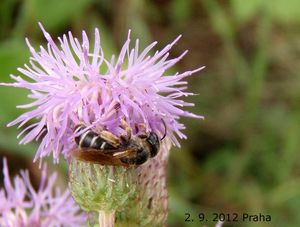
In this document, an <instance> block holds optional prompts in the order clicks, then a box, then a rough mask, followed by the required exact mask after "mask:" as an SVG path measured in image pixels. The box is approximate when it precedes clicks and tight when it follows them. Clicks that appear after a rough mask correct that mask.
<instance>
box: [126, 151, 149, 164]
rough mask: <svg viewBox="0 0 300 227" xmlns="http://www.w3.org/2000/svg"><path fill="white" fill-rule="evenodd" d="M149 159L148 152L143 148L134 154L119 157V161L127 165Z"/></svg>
mask: <svg viewBox="0 0 300 227" xmlns="http://www.w3.org/2000/svg"><path fill="white" fill-rule="evenodd" d="M148 159H149V154H148V152H146V151H145V150H141V151H138V152H137V154H136V155H135V156H132V157H124V158H120V160H121V162H123V163H125V164H127V165H142V164H143V163H145V162H146V161H147V160H148Z"/></svg>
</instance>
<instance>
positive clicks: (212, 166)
mask: <svg viewBox="0 0 300 227" xmlns="http://www.w3.org/2000/svg"><path fill="white" fill-rule="evenodd" d="M38 21H40V22H42V23H43V25H44V26H45V28H46V29H47V30H48V32H49V33H50V34H51V35H52V36H53V37H57V36H61V35H62V34H63V33H65V32H67V31H69V30H71V31H72V32H73V33H74V34H75V36H77V37H80V36H81V30H82V29H84V30H86V31H87V32H88V34H90V37H91V39H92V40H93V38H92V37H93V29H94V27H98V28H99V29H100V32H101V38H102V46H103V48H104V50H105V53H106V56H107V55H110V54H112V53H117V52H118V50H119V49H120V47H121V45H122V43H123V41H124V40H125V37H126V34H127V31H128V29H129V28H131V29H132V34H133V37H134V38H137V37H138V38H140V40H141V43H142V47H145V46H146V45H147V44H149V43H150V42H152V41H154V40H157V41H159V44H158V46H157V48H162V47H164V46H165V45H166V44H168V43H169V42H171V41H172V40H173V39H174V38H175V37H176V36H177V35H178V34H182V35H183V38H182V39H181V40H180V42H179V43H178V44H177V45H175V46H174V48H173V49H172V51H171V56H173V57H175V56H178V55H179V54H180V53H182V52H183V51H184V50H186V49H189V50H190V51H189V54H188V55H187V56H186V57H185V58H184V59H183V60H182V61H181V62H180V63H179V64H178V65H177V69H176V70H178V71H180V72H183V71H186V70H190V69H193V68H196V67H199V66H202V65H205V66H207V67H206V69H205V70H203V71H202V72H200V73H197V75H194V76H192V77H190V78H189V84H190V87H189V90H190V91H193V92H194V93H197V94H199V96H193V97H191V98H189V101H192V102H194V103H196V107H194V108H190V109H189V110H190V111H193V112H196V113H198V114H203V115H204V116H205V117H206V119H205V120H204V121H197V120H194V119H183V120H182V121H183V122H184V123H185V124H186V126H187V130H186V131H185V133H186V134H187V136H188V140H187V141H182V148H180V149H176V148H174V149H173V150H172V152H171V156H170V162H169V166H168V170H169V172H168V187H169V193H170V214H169V219H168V225H169V226H175V227H177V226H203V224H201V223H200V222H199V221H198V219H197V215H198V214H199V213H205V214H206V215H207V216H211V215H212V214H213V213H224V214H227V213H229V214H232V213H239V214H241V213H251V214H259V213H262V214H269V215H271V217H272V222H269V223H263V222H257V223H254V222H252V223H251V222H248V221H245V222H238V223H235V222H231V223H226V224H225V225H224V226H300V215H299V214H300V190H299V189H300V164H299V161H300V156H299V153H298V152H297V151H298V150H299V148H298V147H299V143H300V103H299V102H300V76H299V71H300V64H299V60H300V2H299V1H298V0H289V1H286V0H273V1H264V0H248V1H246V0H228V1H225V0H219V1H217V0H147V1H144V0H119V1H109V0H98V1H96V0H51V1H49V0H1V1H0V80H1V81H5V82H7V81H11V80H10V79H9V74H10V73H13V74H17V70H16V68H17V67H19V66H22V65H23V64H24V63H27V62H28V58H29V50H28V48H27V47H26V44H25V41H24V37H28V38H29V39H30V41H31V42H32V43H33V45H36V46H37V45H44V44H45V40H44V39H43V37H42V33H41V31H40V29H39V27H38V25H37V22H38ZM26 94H27V93H26V91H20V90H19V89H13V88H5V87H1V89H0V97H1V100H2V101H1V107H0V126H1V127H0V148H1V151H0V156H1V157H2V156H7V158H8V162H9V163H10V169H11V172H13V173H12V175H13V174H14V173H17V172H18V171H19V169H20V168H29V169H30V170H31V174H32V178H33V179H34V180H35V182H36V185H38V179H39V172H38V171H37V164H32V159H33V155H34V154H35V150H36V144H34V143H31V144H29V145H26V146H19V145H18V143H17V139H16V135H17V132H18V130H17V129H16V127H12V128H6V127H5V124H6V123H8V122H9V121H11V120H13V119H15V118H16V117H17V116H18V115H19V114H20V113H22V110H20V109H16V108H15V106H16V105H18V104H24V103H27V100H26ZM49 162H51V159H49ZM1 165H2V163H1V164H0V167H1V169H2V166H1ZM49 166H50V168H51V171H52V170H54V169H56V170H58V171H60V172H61V174H60V180H59V182H60V184H62V185H65V184H66V183H65V182H66V179H67V166H66V164H65V163H64V161H63V160H62V161H61V162H60V164H59V165H57V166H52V165H49ZM185 213H190V214H191V218H193V219H194V222H185V219H186V218H187V215H186V214H185ZM207 225H208V226H210V225H212V223H207Z"/></svg>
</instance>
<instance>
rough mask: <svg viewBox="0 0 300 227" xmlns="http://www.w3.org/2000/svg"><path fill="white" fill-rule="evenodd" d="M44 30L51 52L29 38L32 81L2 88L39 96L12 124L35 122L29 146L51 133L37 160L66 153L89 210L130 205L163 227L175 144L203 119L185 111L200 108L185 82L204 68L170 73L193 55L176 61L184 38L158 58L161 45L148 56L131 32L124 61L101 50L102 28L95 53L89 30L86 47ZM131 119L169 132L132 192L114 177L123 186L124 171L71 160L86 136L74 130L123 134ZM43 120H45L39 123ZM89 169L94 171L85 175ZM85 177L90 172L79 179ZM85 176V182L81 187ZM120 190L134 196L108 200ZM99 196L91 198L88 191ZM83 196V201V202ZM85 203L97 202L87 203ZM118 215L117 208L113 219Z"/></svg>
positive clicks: (130, 213) (132, 212)
mask: <svg viewBox="0 0 300 227" xmlns="http://www.w3.org/2000/svg"><path fill="white" fill-rule="evenodd" d="M40 27H41V29H42V31H43V34H44V36H45V38H46V40H47V42H48V43H47V48H44V47H40V50H39V51H36V50H35V49H34V48H33V47H32V46H31V44H30V43H29V41H28V40H27V39H26V42H27V45H28V47H29V49H30V52H31V55H32V56H31V58H30V66H28V65H26V64H25V65H24V67H23V68H18V71H19V72H20V73H22V74H23V77H24V76H25V77H27V78H28V79H27V80H25V79H24V78H23V77H21V76H14V75H11V78H12V79H14V80H15V82H14V83H2V84H1V85H4V86H13V87H18V88H25V89H28V90H30V92H31V93H30V94H29V95H28V97H29V98H31V99H33V102H31V103H29V104H27V105H20V106H18V107H19V108H30V110H28V112H26V113H24V114H22V115H20V116H19V117H18V118H17V119H16V120H14V121H12V122H11V123H9V124H8V126H12V125H16V124H19V127H22V126H24V125H25V124H26V125H29V126H27V127H26V128H25V129H24V130H23V131H22V132H21V133H20V134H19V136H21V135H22V134H23V133H27V134H26V135H25V136H24V137H23V138H22V139H21V141H20V143H21V144H26V143H28V142H30V141H32V140H34V139H38V138H40V137H41V136H42V135H43V137H42V138H41V143H40V145H39V148H38V150H37V153H36V156H35V159H34V160H37V159H40V160H42V158H43V157H45V156H49V155H50V154H51V153H52V155H53V158H54V161H56V162H58V160H59V157H60V154H63V155H64V157H65V158H66V159H67V160H69V161H70V162H71V165H70V167H71V168H70V189H71V192H72V194H73V196H74V198H75V200H76V201H77V202H78V201H79V203H80V205H81V207H83V208H84V209H86V210H89V209H90V210H93V209H95V208H94V207H95V206H98V207H97V209H99V210H101V209H102V208H103V207H105V208H106V207H112V203H110V201H119V200H120V201H122V203H119V204H117V205H114V208H116V209H117V208H118V207H124V209H125V208H126V207H127V208H128V209H127V208H126V209H125V210H124V212H125V216H126V218H129V219H130V217H133V218H132V219H133V220H134V221H135V223H137V224H138V225H139V226H141V225H148V224H150V223H151V224H152V226H155V225H158V226H161V225H163V223H165V220H166V217H167V190H166V182H165V168H166V164H167V158H168V154H169V149H170V147H171V144H174V145H177V146H180V144H179V141H178V139H177V138H178V137H179V138H186V137H185V135H184V134H183V132H182V130H183V129H185V127H184V125H183V124H182V123H180V122H179V120H180V117H192V118H203V117H202V116H199V115H195V114H193V113H190V112H187V111H184V110H182V108H183V107H185V106H193V104H192V103H187V102H185V101H183V100H181V99H180V98H181V97H183V96H189V95H193V93H189V92H186V91H185V90H186V88H187V86H186V85H187V82H186V81H184V79H185V78H186V77H187V76H190V75H192V74H193V73H196V72H198V71H200V70H201V69H202V68H203V67H200V68H197V69H195V70H191V71H187V72H184V73H176V74H172V75H169V74H168V73H166V71H167V70H168V69H169V68H171V67H172V66H174V65H175V64H176V63H177V62H178V61H179V60H181V59H182V58H183V56H184V55H185V54H186V53H187V51H185V52H184V53H183V54H181V55H180V56H178V57H176V58H173V59H169V58H168V57H169V51H170V49H171V48H172V47H173V46H174V45H175V44H176V43H177V41H178V40H179V39H180V36H179V37H177V38H176V39H175V40H174V41H173V42H172V43H171V44H169V45H167V46H166V47H165V48H163V49H162V50H160V51H156V52H155V53H154V54H153V55H151V54H150V51H151V50H152V49H153V48H154V46H155V45H156V43H157V42H154V43H152V44H150V45H149V46H148V47H146V48H145V50H143V51H141V53H140V52H139V40H136V41H135V45H134V47H133V48H131V47H130V31H129V33H128V37H127V40H126V41H125V44H124V45H123V47H122V49H121V51H120V54H119V56H118V57H117V58H115V56H112V58H111V59H110V60H108V59H107V57H105V56H104V53H103V50H102V48H101V42H100V35H99V31H98V29H95V41H94V44H93V45H91V46H93V48H91V47H90V42H89V40H88V37H87V35H86V33H85V32H84V31H83V32H82V42H80V41H79V40H78V39H77V38H74V37H73V35H72V33H71V32H69V33H68V34H67V35H63V36H62V38H58V41H59V43H60V44H59V45H57V44H55V42H54V40H53V39H52V38H51V36H50V35H49V34H48V33H47V32H46V31H45V29H44V28H43V26H42V25H41V24H40ZM124 118H125V121H126V122H127V124H128V125H129V126H130V127H131V128H132V129H133V131H132V133H133V134H137V130H136V127H135V126H136V125H137V124H143V125H144V126H145V130H146V131H153V132H155V133H156V134H157V135H158V136H160V137H161V138H162V137H163V135H165V134H166V137H165V139H164V140H163V141H162V144H161V149H160V152H159V153H158V155H157V156H156V157H155V158H152V159H151V160H150V161H148V162H147V163H146V164H144V165H142V166H140V167H138V168H136V169H134V171H133V172H134V174H135V175H136V176H137V177H136V178H135V179H133V181H131V178H130V180H129V181H130V182H131V183H130V184H136V185H137V186H138V187H135V186H136V185H129V188H136V191H135V193H134V190H129V188H128V186H127V184H118V183H117V180H114V181H115V182H116V183H112V181H111V178H110V174H111V173H119V174H116V175H114V177H117V176H124V174H125V175H126V174H127V170H126V169H122V168H123V167H107V169H105V170H106V171H103V167H101V166H99V165H96V166H91V165H89V164H87V163H80V162H77V161H76V160H75V161H74V160H73V161H74V162H72V160H71V158H72V157H71V154H72V152H71V151H72V150H73V149H74V148H76V147H77V146H76V143H75V141H74V138H75V137H76V136H77V135H78V134H77V135H76V133H75V132H74V129H75V128H76V126H77V125H78V124H84V125H85V126H87V128H88V129H91V130H93V131H94V132H96V133H97V132H100V131H101V130H103V129H105V130H107V131H110V132H111V133H113V134H114V135H116V136H121V135H122V134H123V133H124V130H123V129H122V127H120V125H121V119H124ZM36 119H38V121H37V122H31V120H36ZM73 167H74V168H73ZM116 168H118V169H116ZM84 169H89V170H91V171H83V170H84ZM100 172H101V174H103V175H101V176H102V178H103V179H104V180H103V181H97V182H99V184H100V185H99V184H98V185H95V184H94V183H95V181H94V180H95V179H98V178H99V176H100V175H99V176H95V175H94V173H100ZM77 173H80V174H82V175H81V176H80V177H77V176H78V175H76V174H77ZM79 179H82V180H83V181H81V182H79V181H78V180H79ZM129 181H127V182H129ZM133 182H135V183H133ZM118 185H119V186H118ZM120 185H122V186H120ZM120 187H122V188H120ZM98 189H99V190H98ZM100 189H101V190H100ZM102 189H106V190H102ZM112 190H117V191H119V192H121V191H122V192H125V191H127V192H128V193H130V195H129V194H128V195H126V196H127V198H128V199H127V201H123V200H122V199H121V197H122V196H124V195H122V194H120V193H115V194H114V193H113V194H114V195H119V196H120V197H117V198H114V199H113V200H107V199H106V198H109V195H111V193H110V192H111V191H112ZM91 192H92V193H95V194H92V195H89V196H86V195H87V194H86V193H91ZM99 193H100V194H99ZM77 196H79V197H80V198H76V197H77ZM85 198H92V200H91V201H90V202H88V204H87V203H86V202H87V201H85ZM94 199H96V200H97V201H95V200H94ZM101 201H102V202H101ZM103 201H104V202H103ZM100 202H101V205H99V203H100ZM102 203H105V204H102ZM106 203H110V204H106ZM89 205H91V206H89ZM92 205H93V206H92ZM94 205H95V206H94ZM100 213H101V212H100ZM114 213H115V211H114V210H113V211H112V212H111V214H114ZM136 215H138V217H136ZM157 215H158V216H157ZM116 216H117V218H118V216H119V218H120V216H124V215H123V214H121V213H117V214H116Z"/></svg>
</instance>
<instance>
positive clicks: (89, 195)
mask: <svg viewBox="0 0 300 227" xmlns="http://www.w3.org/2000/svg"><path fill="white" fill-rule="evenodd" d="M69 188H70V191H71V194H72V196H73V198H74V200H75V201H76V202H77V203H78V204H79V205H80V207H81V208H82V209H83V210H85V211H100V210H105V211H114V210H122V209H123V208H124V204H125V203H126V201H127V200H128V198H130V197H131V196H132V195H133V194H134V193H135V192H136V177H135V171H134V169H133V168H124V167H121V166H103V165H99V164H93V163H90V162H84V161H80V160H77V159H76V158H75V157H74V158H72V160H71V163H70V168H69Z"/></svg>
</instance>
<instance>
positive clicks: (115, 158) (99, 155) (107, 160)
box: [72, 148, 135, 166]
mask: <svg viewBox="0 0 300 227" xmlns="http://www.w3.org/2000/svg"><path fill="white" fill-rule="evenodd" d="M134 152H135V151H134V150H133V149H117V150H97V149H92V148H78V149H75V150H73V151H72V155H73V156H75V157H76V158H77V159H79V160H83V161H86V162H92V163H98V164H101V165H114V166H128V165H127V164H126V163H123V162H122V161H121V160H120V158H123V157H126V156H131V155H132V154H134Z"/></svg>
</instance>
